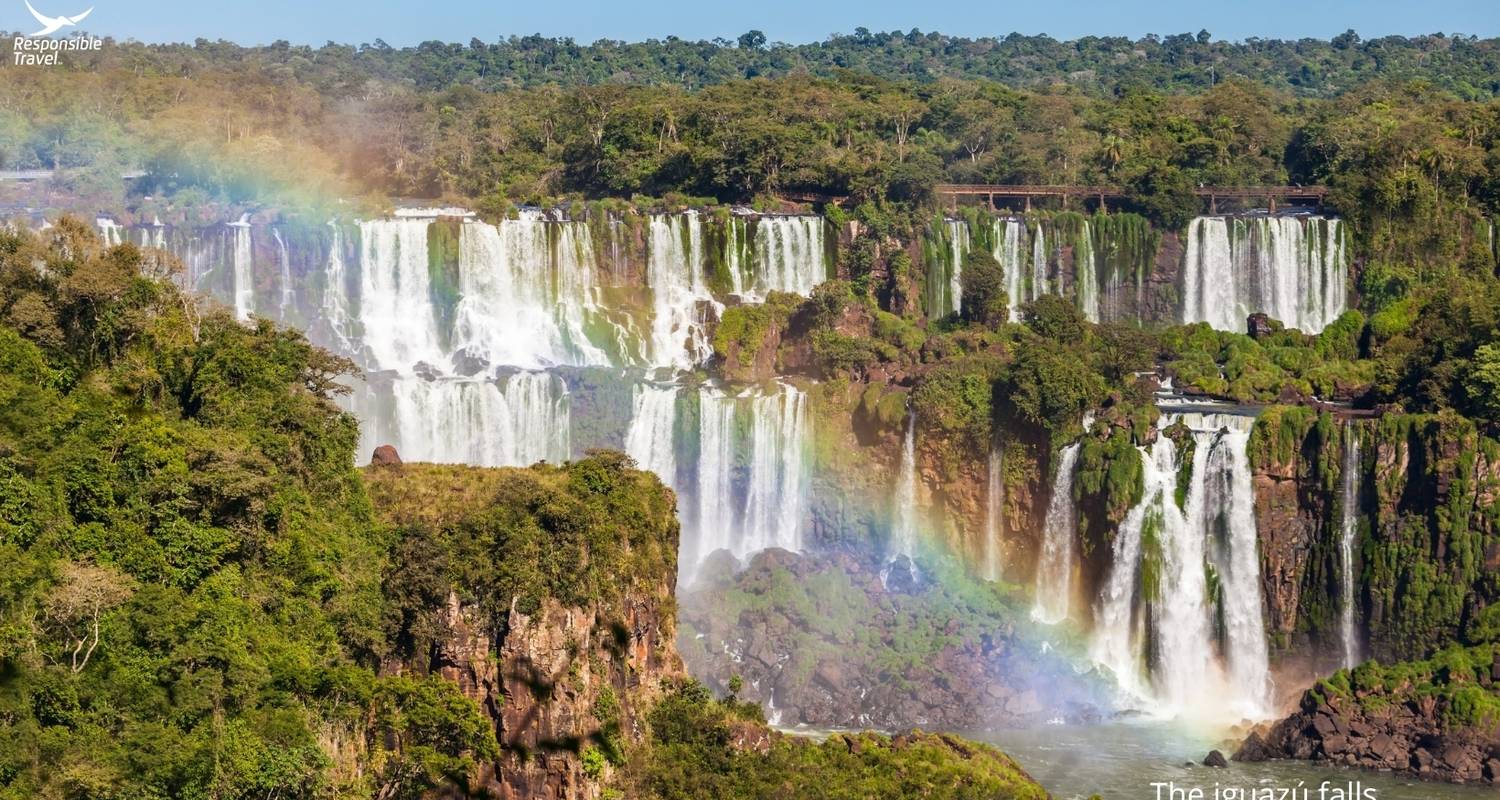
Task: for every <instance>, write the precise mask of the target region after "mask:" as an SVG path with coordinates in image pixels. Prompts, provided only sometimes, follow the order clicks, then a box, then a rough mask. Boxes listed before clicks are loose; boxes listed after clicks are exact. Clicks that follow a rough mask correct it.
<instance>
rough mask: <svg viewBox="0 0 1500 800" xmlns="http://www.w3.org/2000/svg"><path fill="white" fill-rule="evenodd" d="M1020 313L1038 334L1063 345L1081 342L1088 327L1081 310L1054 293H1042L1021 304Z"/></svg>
mask: <svg viewBox="0 0 1500 800" xmlns="http://www.w3.org/2000/svg"><path fill="white" fill-rule="evenodd" d="M1021 315H1022V317H1023V318H1024V319H1025V320H1026V324H1027V326H1029V327H1030V328H1031V329H1032V330H1033V331H1035V332H1036V334H1037V335H1038V336H1040V337H1042V338H1044V339H1047V340H1049V341H1053V342H1056V343H1058V344H1061V345H1064V346H1067V345H1078V344H1082V343H1083V340H1084V335H1085V333H1086V331H1087V329H1088V320H1086V319H1084V318H1083V312H1081V311H1079V310H1078V307H1077V306H1075V305H1073V303H1071V302H1069V301H1068V300H1067V299H1065V298H1062V297H1059V296H1057V295H1055V294H1044V295H1042V296H1041V297H1038V298H1037V299H1035V300H1033V301H1031V302H1030V303H1027V304H1026V305H1024V306H1022V307H1021Z"/></svg>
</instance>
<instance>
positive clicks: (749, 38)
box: [739, 30, 766, 50]
mask: <svg viewBox="0 0 1500 800" xmlns="http://www.w3.org/2000/svg"><path fill="white" fill-rule="evenodd" d="M739 43H740V49H741V50H759V49H760V48H762V47H764V46H765V44H766V35H765V34H764V33H761V32H760V31H757V30H749V31H745V32H744V33H742V34H740V38H739Z"/></svg>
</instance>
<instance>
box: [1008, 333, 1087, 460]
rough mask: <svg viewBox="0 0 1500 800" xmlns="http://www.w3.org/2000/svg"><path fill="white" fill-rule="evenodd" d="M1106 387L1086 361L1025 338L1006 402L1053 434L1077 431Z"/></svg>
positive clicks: (1048, 343) (1050, 344) (1052, 345)
mask: <svg viewBox="0 0 1500 800" xmlns="http://www.w3.org/2000/svg"><path fill="white" fill-rule="evenodd" d="M1069 307H1070V308H1071V306H1069ZM1104 387H1105V383H1104V379H1103V378H1102V377H1101V376H1100V375H1099V374H1098V373H1096V372H1094V371H1093V370H1092V369H1091V368H1090V367H1089V365H1088V363H1087V362H1086V361H1084V360H1081V359H1080V358H1078V356H1077V354H1076V353H1074V352H1072V351H1070V350H1069V349H1067V348H1065V347H1063V346H1061V345H1058V344H1056V343H1055V342H1053V341H1049V340H1045V339H1025V340H1023V341H1021V342H1020V343H1019V344H1018V345H1017V347H1016V358H1015V362H1014V363H1013V364H1011V367H1010V370H1009V374H1008V375H1007V376H1006V385H1005V388H1006V389H1007V390H1008V391H1007V392H1006V400H1007V402H1008V403H1009V404H1010V407H1011V408H1012V409H1013V410H1014V411H1015V412H1016V413H1017V414H1019V415H1020V417H1021V418H1022V419H1024V420H1025V421H1027V422H1029V423H1031V424H1034V425H1039V426H1043V427H1046V428H1048V429H1050V430H1052V431H1065V430H1073V429H1076V426H1077V425H1078V420H1079V419H1080V418H1081V417H1082V416H1083V412H1084V411H1085V410H1087V409H1090V408H1093V407H1095V406H1096V405H1097V401H1098V399H1099V398H1100V397H1101V396H1102V395H1103V393H1104Z"/></svg>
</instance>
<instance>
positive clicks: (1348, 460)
mask: <svg viewBox="0 0 1500 800" xmlns="http://www.w3.org/2000/svg"><path fill="white" fill-rule="evenodd" d="M1359 444H1360V443H1359V427H1358V426H1357V425H1355V424H1353V423H1346V424H1345V425H1344V474H1343V506H1344V507H1343V509H1342V519H1340V525H1339V534H1340V535H1339V572H1340V575H1341V577H1342V581H1341V583H1342V586H1341V588H1342V590H1343V596H1342V600H1343V602H1342V605H1341V606H1340V608H1339V612H1340V613H1339V631H1340V633H1341V634H1342V639H1343V643H1344V666H1345V667H1353V666H1354V665H1355V664H1358V663H1359V660H1360V647H1359V634H1358V633H1357V632H1356V630H1355V627H1354V545H1355V543H1356V540H1357V539H1358V538H1359V492H1360V485H1359V478H1360V475H1359V470H1360V452H1359V450H1360V447H1359Z"/></svg>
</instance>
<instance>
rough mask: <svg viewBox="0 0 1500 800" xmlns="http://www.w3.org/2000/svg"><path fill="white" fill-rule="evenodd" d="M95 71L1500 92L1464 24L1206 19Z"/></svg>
mask: <svg viewBox="0 0 1500 800" xmlns="http://www.w3.org/2000/svg"><path fill="white" fill-rule="evenodd" d="M80 64H81V65H82V66H85V67H86V68H87V69H89V70H98V69H100V68H101V67H107V66H118V65H122V64H123V65H129V66H131V67H133V68H136V69H139V70H149V71H153V72H156V73H157V74H160V75H185V74H194V73H198V72H201V71H202V70H203V69H204V68H206V67H211V66H218V67H256V66H258V67H265V68H270V69H275V70H276V71H278V72H282V73H284V74H287V75H288V76H291V77H295V78H296V79H297V80H299V81H302V82H305V83H309V84H312V85H315V86H318V87H319V89H320V90H322V91H331V92H344V91H350V90H356V89H357V88H358V87H359V86H360V85H362V84H363V83H365V82H366V81H367V80H370V79H378V80H382V81H389V82H393V83H400V84H405V85H409V86H412V87H413V88H416V89H419V90H423V91H432V90H443V89H449V88H453V87H455V86H472V87H474V88H477V89H480V90H484V91H493V90H498V89H506V88H515V87H522V86H543V85H559V86H582V85H599V84H631V85H646V86H673V87H678V88H682V89H689V90H692V89H701V88H703V87H705V86H709V85H712V84H718V83H727V82H732V81H736V80H742V79H746V78H777V77H786V76H790V75H810V76H817V77H834V76H837V75H838V74H840V73H841V72H844V71H854V72H857V73H860V74H865V75H873V76H875V77H878V78H882V79H885V80H891V81H913V82H918V83H927V82H932V81H936V80H939V79H942V78H965V79H976V78H977V79H984V80H989V81H995V82H998V83H1003V84H1006V85H1007V86H1011V87H1013V88H1032V89H1036V88H1043V87H1048V86H1062V87H1070V88H1073V89H1076V90H1079V91H1082V92H1083V93H1085V94H1091V95H1110V94H1117V93H1119V92H1120V91H1121V90H1123V89H1127V88H1132V87H1139V88H1149V89H1155V90H1160V91H1166V92H1173V93H1177V92H1186V93H1192V92H1201V91H1204V90H1206V89H1209V88H1212V87H1213V86H1214V85H1216V84H1217V83H1219V82H1220V81H1223V80H1229V79H1235V78H1240V79H1246V80H1250V81H1252V82H1254V83H1257V84H1260V85H1263V86H1267V87H1271V88H1275V89H1281V90H1286V91H1290V92H1294V93H1296V94H1298V95H1302V96H1310V97H1331V96H1334V95H1338V94H1341V93H1343V92H1345V91H1348V90H1349V89H1351V88H1353V87H1354V86H1357V85H1359V84H1361V83H1364V82H1366V81H1370V80H1374V79H1395V80H1426V81H1430V82H1431V83H1432V84H1433V85H1434V86H1436V87H1437V88H1440V89H1443V90H1446V91H1451V92H1453V93H1455V94H1457V95H1458V96H1460V97H1462V98H1464V99H1469V100H1478V99H1486V98H1489V97H1493V96H1495V95H1496V94H1500V78H1497V77H1496V76H1497V69H1500V42H1497V41H1496V40H1494V39H1479V38H1477V37H1473V36H1463V35H1459V34H1454V35H1451V36H1450V35H1445V34H1442V33H1434V34H1430V35H1426V36H1413V37H1405V36H1385V37H1381V38H1378V39H1371V40H1362V39H1361V38H1360V36H1359V34H1357V33H1355V32H1354V31H1353V30H1350V31H1346V32H1345V33H1343V34H1341V35H1339V36H1336V37H1334V38H1333V39H1331V40H1327V41H1325V40H1321V39H1299V40H1296V41H1291V40H1279V39H1261V38H1254V37H1252V38H1250V39H1247V40H1245V41H1243V42H1227V41H1223V40H1215V39H1214V38H1213V35H1212V34H1210V33H1209V32H1208V31H1199V32H1198V33H1196V34H1191V33H1179V34H1173V35H1169V36H1157V35H1149V36H1145V37H1142V38H1140V39H1136V40H1131V39H1129V38H1127V37H1123V36H1085V37H1082V38H1080V39H1076V40H1072V41H1058V40H1056V39H1053V38H1051V37H1049V36H1046V35H1040V36H1025V35H1022V34H1019V33H1012V34H1010V35H1008V36H1003V37H976V38H966V37H962V36H950V35H945V34H941V33H936V32H928V33H923V32H922V31H919V30H916V29H912V30H910V31H894V30H893V31H889V32H880V31H876V32H871V31H869V30H867V29H865V28H856V29H855V30H854V32H853V33H851V34H846V35H833V36H830V37H828V38H827V39H826V40H824V41H821V42H812V43H808V44H799V45H791V44H784V43H778V42H768V41H767V39H766V35H765V34H764V33H762V32H760V31H756V30H751V31H746V32H745V33H744V34H742V35H740V36H739V37H737V38H736V40H735V41H733V42H731V41H728V40H725V39H714V40H712V41H688V40H684V39H680V38H678V37H676V36H668V37H666V38H665V39H661V40H656V39H652V40H648V41H645V42H624V41H613V40H609V39H601V40H599V41H597V42H594V43H592V44H579V43H577V42H574V41H573V40H572V39H569V38H546V37H543V36H539V35H533V36H510V37H508V38H501V39H498V40H496V41H493V42H485V41H481V40H480V39H479V38H473V39H470V40H469V42H468V43H467V44H461V43H456V42H455V43H447V42H437V41H429V42H423V43H422V44H419V45H417V46H415V47H401V48H396V47H391V46H390V45H387V44H386V43H385V42H383V41H381V40H379V39H377V40H375V42H374V43H373V44H369V43H366V44H361V45H359V46H358V47H355V46H350V45H341V44H335V43H333V42H328V43H327V44H324V45H323V46H321V47H308V46H305V45H292V44H290V43H288V42H285V41H279V42H276V43H274V44H271V45H268V46H265V47H241V46H239V45H236V44H233V43H230V42H224V41H217V42H211V41H208V40H205V39H199V40H197V41H196V42H194V43H193V44H192V45H186V44H182V45H177V44H166V45H140V44H136V43H114V42H111V46H110V47H106V48H105V49H104V51H103V52H101V53H100V54H99V55H98V56H97V57H96V58H94V59H92V60H88V61H84V62H80Z"/></svg>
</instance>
